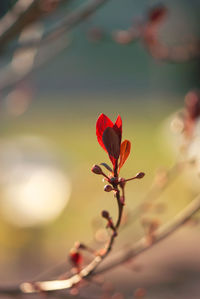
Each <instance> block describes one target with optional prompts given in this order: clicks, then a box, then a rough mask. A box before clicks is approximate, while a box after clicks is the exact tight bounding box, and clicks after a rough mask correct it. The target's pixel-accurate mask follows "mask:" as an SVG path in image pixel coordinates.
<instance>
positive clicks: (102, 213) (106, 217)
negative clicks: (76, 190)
mask: <svg viewBox="0 0 200 299" xmlns="http://www.w3.org/2000/svg"><path fill="white" fill-rule="evenodd" d="M101 216H102V217H103V218H105V219H109V218H110V214H109V212H108V211H106V210H104V211H102V212H101Z"/></svg>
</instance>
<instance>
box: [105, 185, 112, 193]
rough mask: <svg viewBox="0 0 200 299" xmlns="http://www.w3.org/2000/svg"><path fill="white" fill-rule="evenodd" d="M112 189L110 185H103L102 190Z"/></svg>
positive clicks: (108, 190)
mask: <svg viewBox="0 0 200 299" xmlns="http://www.w3.org/2000/svg"><path fill="white" fill-rule="evenodd" d="M112 190H113V188H112V186H110V185H105V186H104V191H106V192H110V191H112Z"/></svg>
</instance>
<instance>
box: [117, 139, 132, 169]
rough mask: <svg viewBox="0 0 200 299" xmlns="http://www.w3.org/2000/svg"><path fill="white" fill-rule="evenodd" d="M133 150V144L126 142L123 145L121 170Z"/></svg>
mask: <svg viewBox="0 0 200 299" xmlns="http://www.w3.org/2000/svg"><path fill="white" fill-rule="evenodd" d="M130 150H131V143H130V141H129V140H124V141H123V142H122V144H121V149H120V160H119V170H120V168H121V167H122V166H123V165H124V163H125V161H126V159H127V158H128V156H129V154H130Z"/></svg>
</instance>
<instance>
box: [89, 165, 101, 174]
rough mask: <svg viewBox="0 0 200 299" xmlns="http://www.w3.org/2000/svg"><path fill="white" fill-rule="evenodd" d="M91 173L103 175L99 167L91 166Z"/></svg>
mask: <svg viewBox="0 0 200 299" xmlns="http://www.w3.org/2000/svg"><path fill="white" fill-rule="evenodd" d="M91 171H92V172H93V173H95V174H103V171H102V169H101V167H100V166H99V165H96V164H95V165H93V166H92V169H91Z"/></svg>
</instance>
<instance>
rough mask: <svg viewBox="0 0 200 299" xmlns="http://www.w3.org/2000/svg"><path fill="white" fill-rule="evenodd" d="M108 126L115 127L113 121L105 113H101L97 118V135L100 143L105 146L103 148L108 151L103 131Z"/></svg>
mask: <svg viewBox="0 0 200 299" xmlns="http://www.w3.org/2000/svg"><path fill="white" fill-rule="evenodd" d="M108 127H111V128H112V127H113V122H112V121H111V120H110V119H109V118H108V117H107V116H106V115H105V114H103V113H102V114H101V115H100V116H99V118H98V119H97V123H96V135H97V140H98V142H99V144H100V145H101V146H102V147H103V149H104V150H105V151H106V152H107V149H106V147H105V145H104V143H103V140H102V138H103V133H104V131H105V129H106V128H108Z"/></svg>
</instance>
